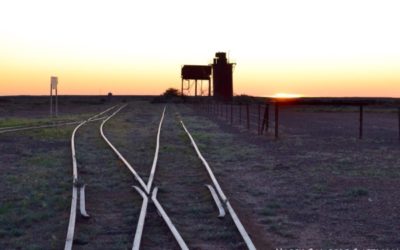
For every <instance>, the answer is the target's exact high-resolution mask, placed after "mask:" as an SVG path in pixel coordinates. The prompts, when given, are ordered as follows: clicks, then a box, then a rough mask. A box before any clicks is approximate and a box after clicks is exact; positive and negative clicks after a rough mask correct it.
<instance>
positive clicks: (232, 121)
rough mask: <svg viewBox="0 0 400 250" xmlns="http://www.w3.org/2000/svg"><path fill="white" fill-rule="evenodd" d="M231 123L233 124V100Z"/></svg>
mask: <svg viewBox="0 0 400 250" xmlns="http://www.w3.org/2000/svg"><path fill="white" fill-rule="evenodd" d="M231 124H232V125H233V102H231Z"/></svg>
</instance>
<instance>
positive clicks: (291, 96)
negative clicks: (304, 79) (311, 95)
mask: <svg viewBox="0 0 400 250" xmlns="http://www.w3.org/2000/svg"><path fill="white" fill-rule="evenodd" d="M271 97H272V98H282V99H294V98H300V97H303V95H300V94H293V93H276V94H274V95H273V96H271Z"/></svg>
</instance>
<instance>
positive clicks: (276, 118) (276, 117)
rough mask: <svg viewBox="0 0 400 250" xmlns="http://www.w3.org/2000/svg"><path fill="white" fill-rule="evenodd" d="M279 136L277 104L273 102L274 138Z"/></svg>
mask: <svg viewBox="0 0 400 250" xmlns="http://www.w3.org/2000/svg"><path fill="white" fill-rule="evenodd" d="M278 137H279V104H278V103H277V102H275V139H278Z"/></svg>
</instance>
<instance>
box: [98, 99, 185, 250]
mask: <svg viewBox="0 0 400 250" xmlns="http://www.w3.org/2000/svg"><path fill="white" fill-rule="evenodd" d="M125 106H126V105H124V106H122V107H121V108H119V109H118V110H116V111H115V112H114V113H113V114H112V115H110V116H109V117H108V118H107V119H105V120H104V121H103V122H102V124H101V126H100V133H101V135H102V137H103V139H104V140H105V141H106V142H107V144H108V145H109V146H110V147H111V148H112V149H113V151H114V152H115V153H116V154H117V155H118V157H119V158H120V160H122V162H123V163H124V164H125V166H126V167H128V169H129V170H130V171H131V173H132V174H133V175H134V176H135V178H136V180H137V181H138V182H139V184H140V186H141V188H140V187H136V186H134V188H135V189H136V190H137V191H138V192H139V194H140V195H141V196H142V197H143V195H142V194H145V196H147V195H150V191H151V185H152V182H150V179H149V181H148V184H147V185H146V184H144V181H143V180H142V178H141V177H140V176H139V174H138V173H137V172H136V171H135V170H134V168H133V167H132V166H131V165H130V164H129V162H128V161H127V160H126V159H125V158H124V157H123V156H122V154H121V153H120V152H119V151H118V150H117V149H116V148H115V147H114V145H112V143H111V142H110V141H109V140H108V139H107V137H106V136H105V135H104V131H103V126H104V124H105V123H106V122H107V121H108V120H109V119H111V118H112V117H113V116H114V115H116V114H117V113H118V112H119V111H120V110H121V109H122V108H124V107H125ZM165 110H166V107H164V110H163V113H162V116H161V119H160V124H159V127H158V128H159V129H158V134H157V145H156V151H155V156H154V160H153V165H152V170H151V172H152V173H153V178H154V174H155V170H156V167H155V166H156V165H157V160H158V151H159V150H158V148H159V140H160V133H161V126H162V122H163V120H164V116H165ZM147 187H149V188H147ZM142 189H143V190H144V192H143V190H142ZM139 190H140V191H139ZM157 190H158V188H157V187H156V188H154V189H153V195H152V198H151V199H152V200H153V203H154V205H155V206H156V209H157V211H158V212H159V214H160V215H161V217H162V218H163V219H164V221H165V223H166V224H167V226H168V228H169V229H170V231H171V233H172V234H173V236H174V237H175V239H176V240H177V242H178V244H179V246H181V248H182V249H185V250H186V249H188V247H187V245H186V243H185V241H184V240H183V239H182V237H181V235H180V234H179V232H178V230H177V229H176V228H175V226H174V224H173V223H172V221H171V219H170V218H169V217H168V215H167V213H166V212H165V210H164V209H163V207H162V206H161V204H160V203H159V202H158V200H157V198H156V195H157ZM146 198H147V197H146ZM147 199H148V198H147ZM147 203H148V200H145V199H144V198H143V203H142V209H141V211H140V215H139V221H138V226H137V228H136V232H135V238H134V242H133V246H132V249H139V247H140V242H141V237H142V234H143V227H144V221H145V217H146V211H147Z"/></svg>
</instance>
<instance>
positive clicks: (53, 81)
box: [50, 76, 58, 116]
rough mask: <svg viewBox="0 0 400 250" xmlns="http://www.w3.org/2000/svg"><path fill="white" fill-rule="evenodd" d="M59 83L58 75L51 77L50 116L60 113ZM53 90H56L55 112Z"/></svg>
mask: <svg viewBox="0 0 400 250" xmlns="http://www.w3.org/2000/svg"><path fill="white" fill-rule="evenodd" d="M57 85H58V77H56V76H52V77H50V116H53V113H54V114H55V116H57V115H58V93H57ZM53 90H54V91H55V95H54V96H55V104H54V112H53Z"/></svg>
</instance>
